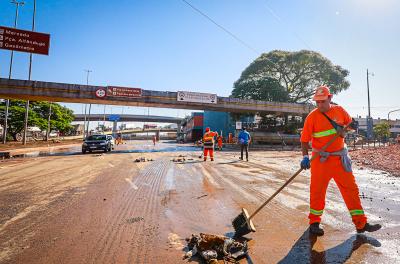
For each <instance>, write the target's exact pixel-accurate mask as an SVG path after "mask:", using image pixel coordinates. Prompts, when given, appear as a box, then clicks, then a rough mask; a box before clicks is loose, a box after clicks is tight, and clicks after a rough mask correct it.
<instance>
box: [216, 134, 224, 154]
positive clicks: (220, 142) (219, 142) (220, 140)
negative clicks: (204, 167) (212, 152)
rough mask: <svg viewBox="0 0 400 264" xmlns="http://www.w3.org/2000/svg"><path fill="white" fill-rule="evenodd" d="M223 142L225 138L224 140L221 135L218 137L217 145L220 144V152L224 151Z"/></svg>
mask: <svg viewBox="0 0 400 264" xmlns="http://www.w3.org/2000/svg"><path fill="white" fill-rule="evenodd" d="M222 140H223V138H222V135H219V136H218V137H217V144H218V150H220V151H221V150H222Z"/></svg>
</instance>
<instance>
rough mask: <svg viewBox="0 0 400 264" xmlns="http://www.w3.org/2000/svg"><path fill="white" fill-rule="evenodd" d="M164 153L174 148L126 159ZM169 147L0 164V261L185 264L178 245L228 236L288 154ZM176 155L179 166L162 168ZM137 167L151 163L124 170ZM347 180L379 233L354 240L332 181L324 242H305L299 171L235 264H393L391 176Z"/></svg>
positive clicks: (273, 182) (289, 165) (264, 195)
mask: <svg viewBox="0 0 400 264" xmlns="http://www.w3.org/2000/svg"><path fill="white" fill-rule="evenodd" d="M168 148H172V149H174V150H172V151H169V152H158V151H154V152H151V151H148V152H145V153H135V152H130V153H129V150H135V149H143V150H152V149H154V150H157V149H168ZM178 149H179V148H178V146H173V145H168V144H157V145H156V146H153V145H152V143H149V142H146V143H142V145H140V144H139V143H137V142H135V143H133V144H132V145H129V144H126V145H120V146H118V147H117V149H116V152H115V153H108V154H102V155H97V154H92V155H90V154H86V155H74V156H54V157H42V158H33V159H26V160H24V161H23V162H22V163H18V164H15V163H4V164H2V165H1V166H2V167H1V169H0V173H1V175H2V177H0V202H1V203H0V204H1V206H2V211H1V212H2V213H1V217H0V224H1V226H0V249H1V250H0V252H1V253H0V263H60V262H61V263H187V260H183V259H182V256H183V254H184V249H185V241H184V240H183V239H184V238H185V237H189V236H190V235H191V234H192V233H199V232H204V233H215V234H225V235H228V236H230V235H232V231H233V228H232V226H231V220H232V219H233V218H234V217H235V216H236V215H238V214H239V213H240V210H241V209H240V208H241V207H245V208H247V209H248V210H249V211H250V212H253V211H254V210H255V209H256V208H257V207H258V206H259V205H261V204H262V203H263V202H264V201H265V200H266V199H268V197H269V196H270V195H271V194H272V193H273V192H274V191H275V190H277V189H278V188H279V187H280V186H281V185H282V184H283V183H284V181H285V180H287V179H288V178H289V177H290V176H291V174H292V173H294V172H295V171H296V170H297V169H298V162H299V158H298V157H299V156H300V153H293V152H271V151H266V152H256V153H250V162H243V161H239V160H238V155H237V153H233V152H222V153H221V152H217V153H216V154H215V155H216V161H214V162H201V161H200V160H199V158H198V155H199V154H200V151H199V152H197V150H198V149H195V148H192V147H191V148H190V150H182V149H180V151H178V152H176V151H177V150H178ZM192 150H195V151H192ZM179 155H182V156H185V159H186V160H185V161H184V162H173V161H172V160H173V159H174V158H176V157H178V156H179ZM140 157H146V158H148V159H153V160H154V161H151V162H134V160H135V159H137V158H140ZM355 175H356V178H357V181H358V183H359V187H360V196H361V199H362V202H363V206H364V209H365V211H366V212H367V216H368V217H369V219H370V221H372V222H379V223H382V224H383V226H384V227H383V229H382V230H380V231H378V232H376V233H373V234H368V235H366V236H356V235H355V232H354V227H353V226H352V224H351V219H350V216H349V213H348V211H347V209H346V208H345V205H344V202H343V200H342V198H341V196H340V193H339V191H338V189H337V187H336V186H335V184H334V182H333V181H332V183H331V184H330V186H329V189H328V194H327V203H326V213H325V214H324V216H323V225H324V229H325V236H323V237H319V238H318V239H316V238H315V237H310V236H309V235H308V230H307V227H308V223H307V214H308V208H309V207H308V184H309V172H302V173H301V174H300V175H299V176H298V177H297V178H296V179H295V180H294V182H293V183H292V184H290V185H289V186H288V187H287V188H286V189H284V190H283V191H282V193H281V194H279V195H278V196H277V197H276V198H275V199H274V200H273V201H272V202H271V203H270V204H268V205H267V206H266V207H265V208H264V209H263V210H261V211H260V213H259V214H258V215H257V216H256V217H255V218H254V219H253V222H254V224H255V225H256V228H257V232H256V233H252V234H250V235H248V237H249V238H252V240H251V241H249V245H250V254H249V258H247V259H243V260H241V261H240V263H396V262H400V260H399V258H398V255H399V254H398V250H399V249H398V248H399V246H400V241H399V237H400V236H399V232H400V223H399V221H400V217H399V212H400V210H399V209H400V205H399V202H400V201H399V200H400V197H399V194H400V190H399V186H400V184H399V180H398V178H397V180H396V178H393V177H390V175H386V174H383V173H382V172H379V171H370V170H365V169H356V171H355ZM3 194H4V195H3ZM4 204H7V206H5V207H4ZM4 208H5V209H4ZM4 212H6V213H4ZM193 261H194V262H195V263H197V262H198V261H197V260H196V259H193Z"/></svg>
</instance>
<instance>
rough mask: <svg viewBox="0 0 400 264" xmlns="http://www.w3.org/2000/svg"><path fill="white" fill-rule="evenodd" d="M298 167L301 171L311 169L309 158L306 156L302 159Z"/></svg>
mask: <svg viewBox="0 0 400 264" xmlns="http://www.w3.org/2000/svg"><path fill="white" fill-rule="evenodd" d="M300 167H301V168H302V169H303V170H306V169H309V168H310V167H311V163H310V158H309V157H308V156H304V157H303V160H302V161H301V162H300Z"/></svg>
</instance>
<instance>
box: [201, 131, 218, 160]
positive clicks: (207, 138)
mask: <svg viewBox="0 0 400 264" xmlns="http://www.w3.org/2000/svg"><path fill="white" fill-rule="evenodd" d="M217 136H218V133H217V132H214V131H211V130H210V128H209V127H207V128H206V133H204V136H203V148H204V150H203V155H204V161H206V160H207V155H208V153H209V152H210V159H211V161H214V137H217Z"/></svg>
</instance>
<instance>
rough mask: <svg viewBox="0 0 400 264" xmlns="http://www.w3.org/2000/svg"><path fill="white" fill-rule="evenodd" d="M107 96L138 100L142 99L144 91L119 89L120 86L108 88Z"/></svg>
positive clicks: (126, 88)
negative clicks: (138, 98)
mask: <svg viewBox="0 0 400 264" xmlns="http://www.w3.org/2000/svg"><path fill="white" fill-rule="evenodd" d="M107 96H111V97H131V98H137V97H142V89H140V88H130V87H119V86H107Z"/></svg>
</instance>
